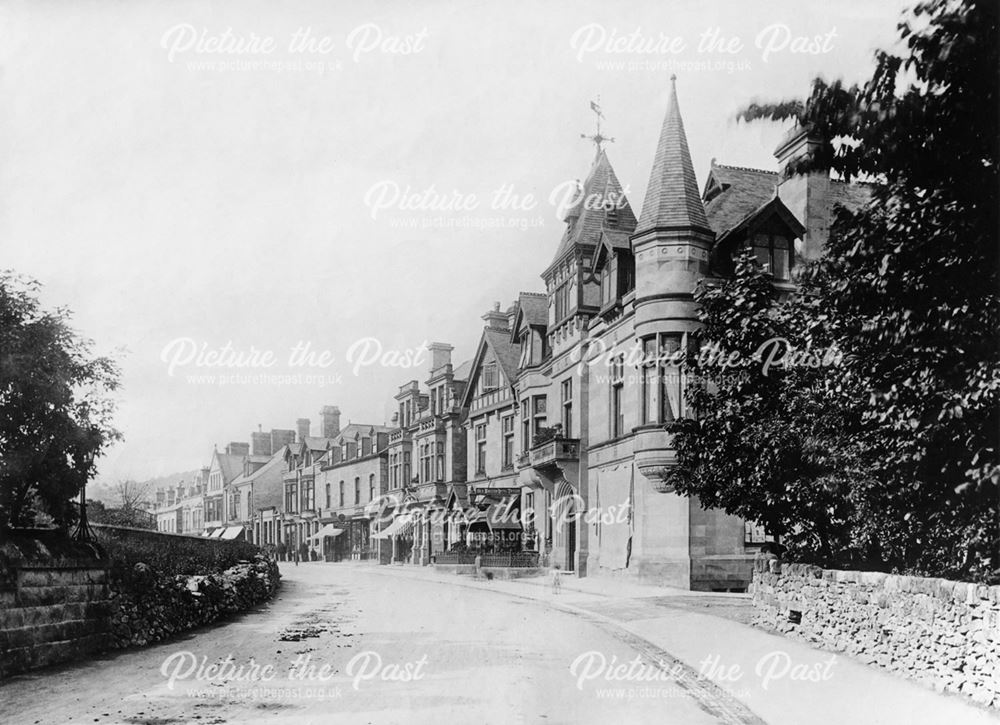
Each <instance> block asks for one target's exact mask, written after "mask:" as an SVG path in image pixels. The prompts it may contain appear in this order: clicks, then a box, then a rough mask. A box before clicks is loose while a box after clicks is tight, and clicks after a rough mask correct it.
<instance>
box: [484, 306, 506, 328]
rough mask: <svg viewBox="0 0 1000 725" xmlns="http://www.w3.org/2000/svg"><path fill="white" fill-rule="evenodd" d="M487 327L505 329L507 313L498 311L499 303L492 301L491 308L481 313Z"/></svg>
mask: <svg viewBox="0 0 1000 725" xmlns="http://www.w3.org/2000/svg"><path fill="white" fill-rule="evenodd" d="M483 320H485V321H486V327H487V329H491V328H492V329H494V330H507V329H508V327H507V313H506V312H501V311H500V303H499V302H494V303H493V309H492V310H490V311H489V312H487V313H486V314H485V315H483Z"/></svg>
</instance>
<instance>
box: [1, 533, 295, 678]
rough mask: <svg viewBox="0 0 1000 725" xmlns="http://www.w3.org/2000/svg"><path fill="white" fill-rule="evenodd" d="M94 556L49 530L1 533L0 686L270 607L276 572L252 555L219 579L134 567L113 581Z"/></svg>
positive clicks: (90, 548) (97, 553)
mask: <svg viewBox="0 0 1000 725" xmlns="http://www.w3.org/2000/svg"><path fill="white" fill-rule="evenodd" d="M141 534H142V536H143V537H146V538H150V537H153V538H155V537H158V536H159V537H161V538H163V539H164V540H166V539H168V538H173V539H177V538H185V537H177V536H173V537H171V535H168V534H156V533H155V532H141ZM195 543H197V544H198V545H199V546H207V545H208V544H206V543H204V542H200V541H199V542H195ZM223 543H224V542H223ZM223 543H219V544H218V545H219V546H222V545H223ZM161 546H163V544H161ZM102 553H103V552H102V551H101V549H100V548H98V547H97V546H94V545H90V544H80V543H77V542H73V541H69V540H67V539H66V538H65V536H63V535H61V534H59V533H58V532H54V531H45V530H38V531H30V532H28V531H22V532H18V533H14V534H12V533H9V532H8V533H5V536H4V539H3V540H0V678H4V677H8V676H10V675H13V674H17V673H19V672H25V671H27V670H31V669H34V668H37V667H44V666H46V665H50V664H55V663H58V662H66V661H70V660H76V659H81V658H83V657H86V656H87V655H90V654H94V653H96V652H100V651H104V650H107V649H112V648H116V647H129V646H134V645H145V644H149V643H151V642H156V641H158V640H161V639H166V638H167V637H170V636H172V635H174V634H176V633H179V632H182V631H184V630H187V629H192V628H194V627H199V626H202V625H205V624H208V623H210V622H214V621H216V620H218V619H221V618H223V617H226V616H229V615H231V614H234V613H237V612H242V611H245V610H247V609H249V608H251V607H253V606H256V605H257V604H259V603H261V602H263V601H265V600H267V599H270V598H271V596H272V595H273V594H274V592H275V590H276V589H277V586H278V581H279V575H278V569H277V565H276V564H275V563H274V562H273V561H269V560H267V559H265V558H263V557H259V556H258V557H255V558H254V559H253V560H252V561H246V562H240V563H238V564H236V565H234V566H231V567H229V568H227V569H226V570H224V571H222V572H221V573H216V574H209V575H207V576H172V575H164V574H158V573H156V572H155V571H154V570H153V569H151V568H150V567H149V566H147V565H146V564H142V563H138V564H135V565H134V566H130V567H129V568H128V569H127V571H125V572H123V571H122V569H121V567H120V565H119V564H120V562H117V561H116V562H115V565H114V566H112V562H111V561H110V560H109V559H107V558H102V557H101V555H102Z"/></svg>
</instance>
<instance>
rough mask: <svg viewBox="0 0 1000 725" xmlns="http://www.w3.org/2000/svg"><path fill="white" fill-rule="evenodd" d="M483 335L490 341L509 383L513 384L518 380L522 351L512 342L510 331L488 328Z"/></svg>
mask: <svg viewBox="0 0 1000 725" xmlns="http://www.w3.org/2000/svg"><path fill="white" fill-rule="evenodd" d="M483 335H484V337H485V338H486V339H487V340H488V341H489V345H490V347H491V348H492V349H493V354H494V355H496V358H497V360H498V361H499V363H500V367H501V368H503V373H504V376H505V377H506V378H507V382H508V383H511V384H513V383H514V381H515V380H517V365H518V362H519V361H520V359H521V351H520V349H519V348H518V346H517V345H515V344H514V343H512V342H511V339H510V331H509V330H494V329H492V328H487V329H485V330H483Z"/></svg>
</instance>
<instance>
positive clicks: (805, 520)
mask: <svg viewBox="0 0 1000 725" xmlns="http://www.w3.org/2000/svg"><path fill="white" fill-rule="evenodd" d="M997 12H998V8H997V5H996V3H993V2H978V1H975V0H969V1H968V2H964V3H956V2H946V1H945V0H934V1H932V2H928V3H924V4H921V5H919V6H917V7H916V8H915V9H914V11H913V12H912V13H911V14H910V15H908V16H907V17H906V18H905V19H904V21H903V22H901V23H900V26H899V29H900V35H901V38H902V40H903V41H904V42H905V45H906V48H907V51H908V52H907V54H906V55H905V57H903V56H896V55H893V54H891V53H888V52H880V53H878V54H877V55H876V67H875V71H874V73H873V75H872V77H871V78H870V79H869V80H868V81H867V82H866V83H864V84H863V85H860V86H852V87H850V88H845V87H844V86H843V85H842V84H841V83H839V82H834V83H830V84H827V83H825V82H824V81H822V80H817V81H815V82H814V84H813V88H812V93H811V95H810V97H809V98H808V99H807V100H805V101H785V102H781V103H777V104H754V105H752V106H750V107H748V108H747V109H746V110H745V111H744V113H743V116H744V118H747V119H750V120H753V119H758V118H789V117H794V118H795V119H796V120H797V121H799V122H800V123H803V124H808V125H810V126H811V127H812V128H813V130H814V132H816V133H818V134H819V135H821V137H822V138H825V139H827V142H826V143H825V144H823V145H822V146H821V147H820V148H819V149H818V150H817V151H816V153H815V154H814V155H812V156H811V157H809V158H806V159H804V160H803V161H802V162H801V163H800V164H798V165H797V166H795V167H793V168H792V169H791V171H792V172H801V171H810V170H816V169H823V168H831V169H832V170H833V171H834V172H835V173H836V174H838V175H839V176H841V177H842V178H844V179H851V178H855V177H857V176H859V175H860V176H864V177H866V178H869V179H871V180H872V181H873V182H874V183H873V185H872V201H871V203H869V204H868V205H866V206H865V207H863V208H862V209H860V210H858V211H857V212H855V213H851V212H848V211H847V210H844V209H839V211H838V212H837V216H836V221H835V223H834V225H833V227H832V229H831V234H830V239H829V242H828V245H827V254H826V255H825V257H824V258H823V259H822V260H821V261H820V262H819V263H817V264H814V265H811V266H810V267H808V268H807V269H806V270H805V272H804V274H803V275H802V277H801V278H800V280H799V281H800V284H801V286H802V289H803V294H801V295H798V296H796V297H794V298H792V299H790V300H786V301H781V302H778V301H774V300H773V298H772V301H771V302H770V303H768V302H767V301H766V300H765V298H764V294H763V291H762V286H761V285H760V283H759V282H755V281H754V279H755V277H754V274H753V273H752V272H750V271H748V270H747V269H746V266H744V268H743V269H742V270H741V271H739V272H738V273H737V279H736V280H733V281H732V282H730V283H728V286H724V289H723V290H720V291H717V292H715V293H713V292H707V293H705V294H706V296H705V297H704V301H705V308H704V310H703V320H704V322H705V324H706V335H709V336H714V337H713V339H715V340H718V341H720V342H722V343H723V344H724V346H725V347H727V348H728V347H729V346H730V345H735V346H737V347H738V348H740V349H744V350H745V349H748V348H749V345H750V342H752V340H750V339H748V337H747V336H748V335H750V334H751V333H752V331H754V330H755V329H756V328H757V327H760V326H763V325H765V324H767V323H769V322H770V323H773V324H774V326H775V331H776V332H778V333H787V334H788V335H790V336H791V337H792V338H793V339H795V340H797V341H798V342H799V343H801V344H810V343H815V342H817V341H819V339H820V338H822V337H825V338H827V340H828V341H829V342H832V343H834V344H835V345H836V346H837V347H838V348H839V349H840V350H841V352H842V353H843V355H844V356H843V359H842V362H841V365H839V366H837V367H831V368H823V369H819V370H817V371H802V372H800V373H797V374H787V373H782V374H781V375H779V376H777V377H776V378H775V380H771V381H762V380H759V379H752V381H751V382H750V383H749V385H750V386H751V387H749V388H745V389H741V388H735V389H729V390H728V391H727V392H729V393H730V394H731V395H733V396H734V397H732V398H730V399H726V398H725V397H723V396H717V397H712V396H711V395H709V394H708V393H706V392H705V391H695V392H692V393H691V395H692V396H695V397H697V396H701V399H700V400H699V401H698V402H700V404H701V407H700V409H701V411H702V413H703V415H704V416H705V418H704V421H703V423H702V424H700V425H698V426H696V427H695V428H694V429H692V430H689V431H687V432H682V433H680V434H679V435H678V436H677V437H678V441H679V444H680V446H681V460H682V471H681V473H682V475H680V476H679V477H678V481H679V486H680V487H682V488H684V490H686V491H689V492H692V493H696V494H698V495H699V496H701V497H702V500H703V501H704V502H706V503H709V502H711V501H715V502H716V503H718V504H719V505H722V506H723V507H724V508H727V510H732V511H734V512H739V513H740V515H743V516H745V517H747V518H755V519H760V520H763V521H764V522H765V523H767V524H768V525H769V526H772V527H774V529H775V531H776V532H782V533H785V534H786V536H787V537H788V541H787V542H786V543H789V545H790V547H791V550H792V553H793V554H795V555H798V556H799V557H800V558H804V559H808V560H814V561H817V563H829V562H830V558H829V557H833V560H834V561H835V562H837V563H840V564H842V565H843V564H849V563H854V562H858V561H861V562H867V563H868V564H869V565H870V566H879V565H881V566H883V567H885V568H890V569H895V570H900V571H911V572H914V573H923V574H933V575H939V576H947V577H952V578H974V579H981V580H985V581H991V580H995V579H996V578H997V576H998V573H1000V555H998V546H1000V544H998V540H1000V521H998V505H997V501H998V482H1000V465H998V448H997V432H998V430H1000V417H998V410H1000V354H998V339H997V335H998V330H1000V296H998V290H1000V276H998V271H997V270H998V263H1000V259H998V245H997V229H998V221H1000V220H998V201H1000V200H998V198H997V188H998V175H997V132H998V117H997V109H998V94H997V82H998V80H997V73H996V68H997V67H998V61H1000V58H998V46H997V44H996V37H997V28H998V23H997ZM758 287H760V288H761V289H758ZM713 295H715V296H713ZM755 295H756V296H755ZM741 300H745V301H741ZM726 304H728V305H734V307H733V309H732V312H731V313H729V314H730V316H729V317H728V318H727V317H726V314H727V313H725V312H724V311H722V310H720V309H719V306H720V305H726ZM759 377H760V376H759V375H758V376H756V378H759ZM723 443H728V444H731V445H735V446H736V448H735V450H737V451H738V452H739V453H738V455H739V456H740V459H739V464H737V463H735V462H727V461H725V460H724V458H725V453H724V451H725V449H724V448H723V447H722V444H723ZM744 467H746V468H744ZM747 468H749V469H752V470H751V471H750V472H747ZM803 499H809V501H804V500H803ZM824 511H826V512H828V514H829V521H828V522H824V521H822V520H821V519H822V516H821V514H822V512H824ZM824 527H825V528H826V529H827V531H826V532H825V534H826V536H827V538H828V541H827V543H826V544H825V546H821V547H819V548H818V549H817V547H815V546H812V545H810V544H809V543H808V542H807V541H806V540H803V535H810V534H812V533H815V534H816V536H818V537H820V538H822V536H823V535H824V534H823V532H821V528H824ZM818 543H819V541H818V539H817V544H818Z"/></svg>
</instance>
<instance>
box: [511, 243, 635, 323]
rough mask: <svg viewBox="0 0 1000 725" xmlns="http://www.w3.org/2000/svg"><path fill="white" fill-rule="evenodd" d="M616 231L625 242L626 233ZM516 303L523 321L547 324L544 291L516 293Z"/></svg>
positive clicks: (547, 301) (546, 298) (546, 306)
mask: <svg viewBox="0 0 1000 725" xmlns="http://www.w3.org/2000/svg"><path fill="white" fill-rule="evenodd" d="M605 233H607V232H605ZM617 233H619V234H621V235H622V236H624V237H625V242H626V244H627V243H628V233H627V232H617ZM517 304H518V306H519V307H520V308H521V315H522V316H523V317H524V321H525V322H526V323H528V324H529V325H534V326H535V327H545V326H546V325H547V324H549V298H548V295H546V294H545V293H544V292H522V293H521V294H520V295H518V298H517Z"/></svg>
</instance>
